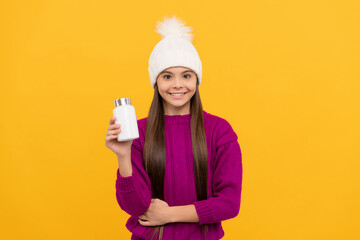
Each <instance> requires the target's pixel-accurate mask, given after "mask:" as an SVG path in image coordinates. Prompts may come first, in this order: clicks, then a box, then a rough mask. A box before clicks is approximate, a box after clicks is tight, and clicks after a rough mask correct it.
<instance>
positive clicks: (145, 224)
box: [138, 219, 151, 226]
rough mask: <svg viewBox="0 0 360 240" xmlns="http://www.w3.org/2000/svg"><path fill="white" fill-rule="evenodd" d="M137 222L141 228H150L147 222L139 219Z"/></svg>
mask: <svg viewBox="0 0 360 240" xmlns="http://www.w3.org/2000/svg"><path fill="white" fill-rule="evenodd" d="M138 222H139V223H140V224H141V225H143V226H151V225H150V223H149V222H148V221H143V220H141V219H138Z"/></svg>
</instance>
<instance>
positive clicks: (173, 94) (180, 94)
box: [169, 92, 187, 96]
mask: <svg viewBox="0 0 360 240" xmlns="http://www.w3.org/2000/svg"><path fill="white" fill-rule="evenodd" d="M186 93H187V92H182V93H169V94H170V95H172V96H182V95H185V94H186Z"/></svg>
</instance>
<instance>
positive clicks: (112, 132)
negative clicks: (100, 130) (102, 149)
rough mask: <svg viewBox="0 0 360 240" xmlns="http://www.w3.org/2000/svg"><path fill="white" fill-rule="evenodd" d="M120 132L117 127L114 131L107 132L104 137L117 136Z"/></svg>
mask: <svg viewBox="0 0 360 240" xmlns="http://www.w3.org/2000/svg"><path fill="white" fill-rule="evenodd" d="M120 132H121V128H120V127H119V129H115V130H108V131H107V133H106V136H110V135H117V134H119V133H120Z"/></svg>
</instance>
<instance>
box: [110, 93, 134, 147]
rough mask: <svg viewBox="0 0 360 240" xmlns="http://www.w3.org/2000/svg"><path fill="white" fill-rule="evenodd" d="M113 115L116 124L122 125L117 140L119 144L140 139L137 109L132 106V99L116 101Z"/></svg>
mask: <svg viewBox="0 0 360 240" xmlns="http://www.w3.org/2000/svg"><path fill="white" fill-rule="evenodd" d="M113 114H114V117H115V118H116V119H115V124H120V125H121V132H120V133H119V134H118V138H117V140H118V141H119V142H122V141H128V140H132V139H136V138H139V129H138V125H137V119H136V114H135V108H134V106H132V105H131V102H130V98H119V99H116V100H115V108H114V110H113Z"/></svg>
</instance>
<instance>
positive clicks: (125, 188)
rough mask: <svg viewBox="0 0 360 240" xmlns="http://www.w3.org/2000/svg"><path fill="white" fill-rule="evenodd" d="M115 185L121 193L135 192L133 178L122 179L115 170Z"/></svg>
mask: <svg viewBox="0 0 360 240" xmlns="http://www.w3.org/2000/svg"><path fill="white" fill-rule="evenodd" d="M116 174H117V179H116V185H117V187H118V189H119V190H120V191H121V192H131V191H134V190H135V182H134V176H128V177H122V176H121V175H120V172H119V169H117V170H116Z"/></svg>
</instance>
